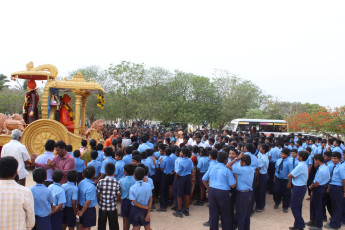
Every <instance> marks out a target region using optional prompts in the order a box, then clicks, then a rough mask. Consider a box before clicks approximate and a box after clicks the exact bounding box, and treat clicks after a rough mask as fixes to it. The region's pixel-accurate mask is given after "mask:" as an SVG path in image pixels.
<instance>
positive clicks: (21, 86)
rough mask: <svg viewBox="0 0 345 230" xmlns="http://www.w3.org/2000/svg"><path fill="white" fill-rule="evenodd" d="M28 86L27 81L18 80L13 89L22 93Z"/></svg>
mask: <svg viewBox="0 0 345 230" xmlns="http://www.w3.org/2000/svg"><path fill="white" fill-rule="evenodd" d="M27 86H28V81H27V80H24V81H23V80H18V79H17V82H16V85H15V86H14V88H15V89H16V90H19V91H22V92H26V88H27Z"/></svg>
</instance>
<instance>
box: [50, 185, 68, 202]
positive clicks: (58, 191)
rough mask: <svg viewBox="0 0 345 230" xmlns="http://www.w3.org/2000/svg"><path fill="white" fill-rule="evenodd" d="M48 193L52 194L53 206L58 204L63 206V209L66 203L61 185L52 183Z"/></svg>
mask: <svg viewBox="0 0 345 230" xmlns="http://www.w3.org/2000/svg"><path fill="white" fill-rule="evenodd" d="M48 189H49V191H50V192H51V193H52V195H53V198H54V203H53V204H54V205H55V206H58V205H59V204H63V207H64V206H65V203H66V195H65V190H64V189H63V188H62V187H61V184H59V183H56V182H54V183H53V184H51V185H49V187H48Z"/></svg>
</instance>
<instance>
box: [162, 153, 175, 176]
mask: <svg viewBox="0 0 345 230" xmlns="http://www.w3.org/2000/svg"><path fill="white" fill-rule="evenodd" d="M161 168H162V169H163V173H165V174H170V173H172V172H173V171H174V160H173V159H172V158H171V157H168V156H163V159H162V162H161Z"/></svg>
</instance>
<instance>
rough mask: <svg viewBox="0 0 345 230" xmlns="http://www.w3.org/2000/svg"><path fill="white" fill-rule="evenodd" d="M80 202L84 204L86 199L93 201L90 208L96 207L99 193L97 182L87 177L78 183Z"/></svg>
mask: <svg viewBox="0 0 345 230" xmlns="http://www.w3.org/2000/svg"><path fill="white" fill-rule="evenodd" d="M78 198H79V199H78V202H79V205H81V206H84V205H85V202H86V201H88V200H89V201H91V202H90V205H89V208H92V207H95V206H96V205H97V195H96V186H95V183H94V182H93V181H92V180H90V179H88V178H85V179H84V180H82V181H80V183H79V184H78Z"/></svg>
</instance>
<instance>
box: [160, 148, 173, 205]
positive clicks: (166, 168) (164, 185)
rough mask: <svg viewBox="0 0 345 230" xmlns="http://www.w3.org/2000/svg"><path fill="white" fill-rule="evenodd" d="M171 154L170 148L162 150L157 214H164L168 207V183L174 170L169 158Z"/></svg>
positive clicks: (171, 160)
mask: <svg viewBox="0 0 345 230" xmlns="http://www.w3.org/2000/svg"><path fill="white" fill-rule="evenodd" d="M171 153H172V150H171V148H166V149H165V150H164V156H163V158H162V161H161V166H160V168H161V171H162V174H161V178H160V179H161V180H160V182H161V183H160V194H161V197H160V208H159V209H157V211H158V212H165V211H166V209H167V206H168V199H169V182H170V180H171V179H170V178H171V174H172V172H173V169H174V161H173V159H172V158H171V157H169V156H170V155H171Z"/></svg>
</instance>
